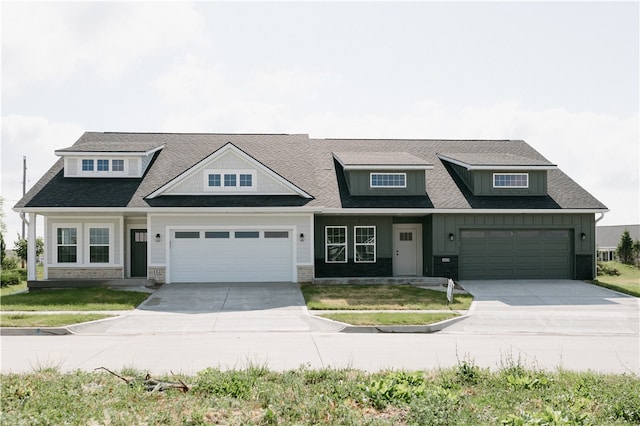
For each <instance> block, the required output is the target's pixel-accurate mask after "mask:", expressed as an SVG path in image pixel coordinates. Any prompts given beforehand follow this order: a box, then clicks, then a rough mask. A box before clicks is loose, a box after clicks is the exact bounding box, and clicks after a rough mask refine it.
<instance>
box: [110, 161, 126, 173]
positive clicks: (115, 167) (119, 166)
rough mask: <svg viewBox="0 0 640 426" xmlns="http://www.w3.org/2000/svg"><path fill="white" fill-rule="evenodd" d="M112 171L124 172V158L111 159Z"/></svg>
mask: <svg viewBox="0 0 640 426" xmlns="http://www.w3.org/2000/svg"><path fill="white" fill-rule="evenodd" d="M111 171H112V172H124V160H111Z"/></svg>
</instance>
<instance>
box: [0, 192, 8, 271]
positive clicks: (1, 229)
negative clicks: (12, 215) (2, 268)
mask: <svg viewBox="0 0 640 426" xmlns="http://www.w3.org/2000/svg"><path fill="white" fill-rule="evenodd" d="M6 231H7V225H5V223H4V198H2V197H0V265H1V264H2V262H4V258H5V256H6V255H7V252H6V249H7V245H6V244H5V242H4V233H5V232H6Z"/></svg>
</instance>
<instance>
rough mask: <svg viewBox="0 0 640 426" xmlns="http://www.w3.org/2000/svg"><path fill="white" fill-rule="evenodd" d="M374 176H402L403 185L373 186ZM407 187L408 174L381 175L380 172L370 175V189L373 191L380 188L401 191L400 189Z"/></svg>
mask: <svg viewBox="0 0 640 426" xmlns="http://www.w3.org/2000/svg"><path fill="white" fill-rule="evenodd" d="M374 176H394V177H395V176H402V178H403V181H404V182H403V185H374V184H373V177H374ZM406 187H407V174H406V173H380V172H371V173H369V188H371V189H379V188H393V189H399V188H406Z"/></svg>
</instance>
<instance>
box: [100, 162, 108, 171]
mask: <svg viewBox="0 0 640 426" xmlns="http://www.w3.org/2000/svg"><path fill="white" fill-rule="evenodd" d="M98 171H99V172H108V171H109V160H98Z"/></svg>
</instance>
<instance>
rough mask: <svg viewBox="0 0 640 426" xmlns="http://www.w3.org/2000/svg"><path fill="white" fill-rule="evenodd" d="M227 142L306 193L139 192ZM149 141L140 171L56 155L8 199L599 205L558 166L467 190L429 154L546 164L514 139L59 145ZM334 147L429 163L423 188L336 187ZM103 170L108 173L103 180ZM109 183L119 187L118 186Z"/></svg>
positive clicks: (236, 138)
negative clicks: (99, 175) (138, 174)
mask: <svg viewBox="0 0 640 426" xmlns="http://www.w3.org/2000/svg"><path fill="white" fill-rule="evenodd" d="M227 143H232V144H233V145H234V146H236V147H237V148H239V149H240V150H242V151H244V152H245V153H247V154H248V155H250V156H251V157H253V158H254V159H255V160H257V161H258V162H260V163H261V164H263V165H265V166H266V167H268V168H269V169H271V170H272V171H274V172H275V173H277V174H278V175H280V176H281V177H282V178H284V179H286V180H288V181H289V182H291V183H292V184H294V185H296V186H297V187H299V188H300V189H302V190H303V191H305V192H307V193H309V194H311V195H312V196H313V197H314V198H313V199H304V201H302V200H298V199H297V198H298V197H289V198H286V197H282V196H273V197H272V198H276V197H282V198H277V200H270V201H267V200H266V199H260V198H259V197H253V198H251V197H250V196H247V195H243V196H238V197H221V196H219V195H212V196H197V197H195V198H197V200H196V199H195V198H194V197H186V198H185V197H177V196H160V197H158V198H155V199H154V200H155V201H154V200H150V199H146V198H145V197H146V196H148V195H149V194H151V193H152V192H154V191H156V190H157V189H158V188H160V187H162V186H163V185H165V184H167V183H168V182H170V181H171V180H172V179H175V178H176V177H178V176H180V175H181V174H183V173H185V172H187V171H188V170H189V169H190V168H191V167H193V166H194V165H196V164H198V163H199V162H200V161H202V160H203V159H205V158H207V157H208V156H209V155H211V154H212V153H214V152H215V151H216V150H218V149H220V148H221V147H223V146H224V145H225V144H227ZM158 146H164V147H163V148H162V150H160V151H159V152H157V153H156V155H155V159H154V161H153V163H152V165H151V166H150V168H149V169H148V171H147V173H146V174H145V176H143V177H142V178H141V179H95V178H93V179H83V178H62V177H61V173H60V171H61V170H62V160H59V161H58V162H57V163H56V164H55V165H54V166H53V167H52V168H51V170H49V172H47V173H46V174H45V175H44V176H43V177H42V179H40V181H39V182H38V183H36V185H35V186H34V187H33V188H32V189H31V190H30V191H29V193H27V195H26V196H25V197H24V198H23V199H22V200H20V201H19V202H18V204H17V205H16V207H17V208H21V207H25V206H26V207H56V206H60V205H61V203H62V201H60V198H64V197H66V198H68V200H67V201H64V203H67V204H69V203H70V204H72V205H74V206H83V205H86V206H101V205H103V206H105V207H107V206H111V205H113V204H118V206H122V207H125V206H126V207H139V208H146V207H154V206H155V207H160V206H163V207H171V206H193V207H198V206H212V207H215V206H220V207H222V206H225V207H227V206H229V207H235V206H247V207H248V206H260V205H262V204H260V203H264V204H265V205H270V206H292V207H293V206H302V205H304V206H313V207H324V208H435V209H470V208H483V209H548V208H551V209H590V210H594V209H595V210H599V209H606V207H605V206H604V205H603V204H602V203H600V202H599V201H598V200H597V199H595V198H594V197H593V196H592V195H590V194H589V193H588V192H587V191H585V190H584V189H583V188H582V187H580V186H579V185H578V184H577V183H575V182H574V181H573V180H571V179H570V178H569V177H568V176H566V175H565V174H564V173H563V172H562V171H561V170H559V169H553V170H548V172H547V173H548V196H547V197H474V196H472V195H471V194H469V192H468V190H466V186H465V185H464V184H462V183H461V182H460V181H459V180H458V179H457V177H456V176H457V175H456V174H455V173H452V172H451V170H449V168H448V163H447V162H446V161H442V160H441V159H439V158H438V155H437V153H455V155H456V156H457V158H461V159H465V161H469V162H478V163H485V162H487V161H493V162H502V163H504V162H505V161H515V160H514V159H516V160H517V161H518V162H519V163H521V164H529V165H551V163H550V162H549V161H548V160H547V159H546V158H544V157H543V156H542V155H540V154H539V153H538V152H537V151H536V150H534V149H533V148H532V147H531V146H529V145H528V144H526V143H525V142H524V141H519V140H406V139H401V140H393V139H309V137H308V136H307V135H273V134H265V135H260V134H191V133H188V134H176V133H96V132H87V133H85V134H84V135H83V136H82V137H81V138H80V139H79V140H78V142H76V144H74V145H73V146H72V147H70V148H68V149H69V151H66V150H62V151H63V152H78V151H87V152H90V151H96V152H118V151H120V152H123V151H127V150H129V151H130V152H131V150H138V151H136V152H148V151H149V150H150V149H154V148H156V147H158ZM150 147H151V148H150ZM334 153H338V155H339V156H340V159H341V160H343V161H346V162H347V163H348V164H362V163H365V162H369V161H373V162H376V164H385V165H391V164H398V163H404V164H419V165H431V164H432V165H433V169H429V170H426V171H425V176H426V182H425V185H426V194H425V196H424V197H352V196H350V195H349V194H348V192H346V193H345V189H344V188H343V187H342V183H341V182H342V170H340V165H339V163H337V162H335V161H334ZM398 153H401V154H398ZM451 155H453V154H451ZM491 159H494V160H491ZM367 164H369V163H367ZM474 164H475V163H474ZM106 180H108V182H104V181H106ZM125 181H126V182H125ZM107 187H108V188H110V192H109V193H108V194H110V195H107V196H102V195H100V194H101V191H102V190H101V188H107ZM92 188H93V189H92ZM117 188H120V189H121V191H120V192H119V193H118V194H116V189H117ZM300 198H301V197H300ZM107 199H108V200H107Z"/></svg>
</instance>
